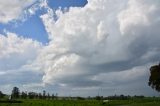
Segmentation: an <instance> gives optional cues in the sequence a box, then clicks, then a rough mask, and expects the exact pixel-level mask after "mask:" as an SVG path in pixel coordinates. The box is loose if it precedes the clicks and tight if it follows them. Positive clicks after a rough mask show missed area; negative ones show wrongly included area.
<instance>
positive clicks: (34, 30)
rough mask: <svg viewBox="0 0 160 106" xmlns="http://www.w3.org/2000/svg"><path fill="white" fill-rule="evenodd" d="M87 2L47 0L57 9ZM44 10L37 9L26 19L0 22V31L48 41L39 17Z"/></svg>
mask: <svg viewBox="0 0 160 106" xmlns="http://www.w3.org/2000/svg"><path fill="white" fill-rule="evenodd" d="M86 4H87V0H67V1H66V0H49V1H48V5H49V6H50V8H53V9H55V10H56V9H58V8H59V7H61V8H62V9H63V8H69V7H83V6H85V5H86ZM44 13H45V10H38V11H36V14H34V15H32V16H30V17H28V18H27V20H26V21H24V22H21V21H16V22H10V23H8V24H0V32H1V33H4V30H7V31H10V32H14V33H17V34H18V35H22V36H24V37H25V38H32V39H33V40H38V41H40V42H42V43H44V44H45V43H48V35H47V33H46V31H45V28H44V25H43V23H42V21H41V19H40V17H39V16H40V15H42V14H44Z"/></svg>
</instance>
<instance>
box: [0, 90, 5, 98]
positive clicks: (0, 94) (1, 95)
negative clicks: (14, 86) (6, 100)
mask: <svg viewBox="0 0 160 106" xmlns="http://www.w3.org/2000/svg"><path fill="white" fill-rule="evenodd" d="M4 96H5V95H4V94H3V93H2V91H0V99H1V98H3V97H4Z"/></svg>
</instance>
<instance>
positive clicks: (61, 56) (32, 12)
mask: <svg viewBox="0 0 160 106" xmlns="http://www.w3.org/2000/svg"><path fill="white" fill-rule="evenodd" d="M59 7H61V9H60V8H59ZM70 7H72V8H70ZM77 7H78V8H77ZM159 7H160V2H159V0H154V1H151V0H88V1H87V0H14V2H13V1H12V0H1V1H0V10H1V11H0V91H1V90H2V91H3V92H5V93H8V94H10V92H11V89H12V87H14V86H17V87H19V88H20V90H23V91H36V92H41V91H42V90H44V89H45V90H47V91H48V92H51V93H53V92H54V93H55V92H56V93H58V94H59V95H65V96H69V95H73V96H96V95H97V92H99V90H100V89H102V90H101V92H100V94H101V95H103V96H109V95H114V94H124V95H146V96H157V95H158V93H157V92H156V91H155V90H153V89H152V88H151V87H149V86H148V79H149V73H150V72H149V68H150V67H151V66H152V65H155V64H158V63H159V59H160V55H159V54H160V48H159V47H160V43H159V41H160V36H159V33H160V30H159V28H160V20H159V17H160V8H159ZM66 8H68V9H67V11H64V10H65V9H66ZM55 17H56V19H55Z"/></svg>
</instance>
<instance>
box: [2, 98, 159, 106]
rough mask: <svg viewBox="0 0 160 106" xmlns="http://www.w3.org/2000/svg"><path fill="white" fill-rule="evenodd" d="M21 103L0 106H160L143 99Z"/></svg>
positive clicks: (152, 101)
mask: <svg viewBox="0 0 160 106" xmlns="http://www.w3.org/2000/svg"><path fill="white" fill-rule="evenodd" d="M21 101H22V103H0V106H160V99H156V98H144V99H130V100H111V101H109V102H107V103H103V102H102V101H97V100H29V99H27V100H21Z"/></svg>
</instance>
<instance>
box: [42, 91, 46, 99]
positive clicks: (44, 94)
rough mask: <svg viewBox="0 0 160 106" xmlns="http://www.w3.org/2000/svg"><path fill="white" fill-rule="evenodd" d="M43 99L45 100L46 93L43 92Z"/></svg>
mask: <svg viewBox="0 0 160 106" xmlns="http://www.w3.org/2000/svg"><path fill="white" fill-rule="evenodd" d="M43 99H46V91H45V90H43Z"/></svg>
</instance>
